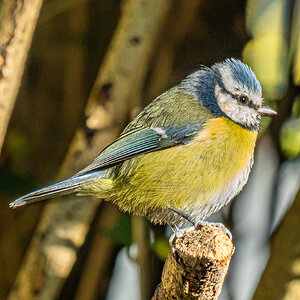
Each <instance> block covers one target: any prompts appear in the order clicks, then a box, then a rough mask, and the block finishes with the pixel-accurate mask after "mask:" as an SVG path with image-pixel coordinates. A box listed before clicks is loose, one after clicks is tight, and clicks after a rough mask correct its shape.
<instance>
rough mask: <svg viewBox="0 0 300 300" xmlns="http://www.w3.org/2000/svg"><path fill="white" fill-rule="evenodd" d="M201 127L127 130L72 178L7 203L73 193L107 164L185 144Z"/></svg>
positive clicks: (101, 173)
mask: <svg viewBox="0 0 300 300" xmlns="http://www.w3.org/2000/svg"><path fill="white" fill-rule="evenodd" d="M201 129H202V125H201V124H189V125H185V126H182V127H178V126H169V127H151V128H150V127H149V128H136V129H133V130H130V131H128V132H126V133H124V134H123V135H121V136H120V138H119V139H117V140H116V141H115V142H114V143H112V144H111V145H110V146H108V147H107V148H106V149H104V150H103V151H102V152H101V153H100V155H99V156H98V157H97V158H96V159H95V160H94V161H93V162H92V163H91V164H90V165H88V166H87V167H86V168H84V169H83V170H81V171H80V172H78V173H77V174H75V175H74V176H73V177H71V178H68V179H66V180H63V181H60V182H58V183H55V184H52V185H50V186H47V187H44V188H41V189H39V190H37V191H34V192H32V193H29V194H27V195H24V196H22V197H20V198H18V199H16V200H15V201H13V202H12V203H10V206H11V207H17V206H22V205H25V204H27V203H33V202H37V201H40V200H44V199H47V198H51V197H55V196H60V195H64V194H69V193H71V192H74V191H76V190H77V188H78V187H80V185H81V184H82V183H84V182H86V181H89V180H92V179H96V178H105V176H106V171H105V170H104V169H105V168H107V167H110V166H113V165H115V164H117V163H120V162H123V161H125V160H127V159H129V158H132V157H135V156H137V155H140V154H143V153H148V152H152V151H157V150H161V149H165V148H169V147H173V146H176V145H178V144H185V143H187V142H188V141H189V140H191V139H192V138H193V137H194V136H195V134H197V133H198V132H199V131H200V130H201Z"/></svg>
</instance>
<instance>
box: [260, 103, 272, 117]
mask: <svg viewBox="0 0 300 300" xmlns="http://www.w3.org/2000/svg"><path fill="white" fill-rule="evenodd" d="M257 111H258V112H259V113H260V114H261V115H262V116H275V115H277V111H276V110H274V109H273V108H271V107H269V106H266V105H264V106H262V107H259V108H258V110H257Z"/></svg>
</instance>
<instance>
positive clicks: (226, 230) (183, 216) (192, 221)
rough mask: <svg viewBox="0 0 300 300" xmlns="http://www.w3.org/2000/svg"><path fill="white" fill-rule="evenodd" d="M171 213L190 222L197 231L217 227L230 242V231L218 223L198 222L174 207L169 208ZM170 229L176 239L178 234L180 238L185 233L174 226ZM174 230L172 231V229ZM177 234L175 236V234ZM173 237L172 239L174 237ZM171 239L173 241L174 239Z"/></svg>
mask: <svg viewBox="0 0 300 300" xmlns="http://www.w3.org/2000/svg"><path fill="white" fill-rule="evenodd" d="M169 209H170V210H171V211H173V212H175V213H176V214H178V215H179V216H181V217H182V218H184V219H186V220H187V221H188V222H190V223H191V224H192V225H193V227H194V229H195V230H197V229H199V228H201V227H203V226H206V225H209V226H216V227H219V228H221V229H222V230H223V232H224V233H225V234H226V235H227V236H228V237H229V238H230V240H232V234H231V232H230V230H229V229H228V228H227V227H225V225H224V224H222V223H218V222H207V221H203V220H202V221H198V220H195V218H193V217H192V216H190V215H188V214H187V213H185V212H184V211H182V210H180V209H178V208H176V207H170V208H169ZM170 227H171V228H172V230H173V231H174V235H175V236H176V237H179V236H178V234H180V236H182V235H183V234H184V232H185V231H186V229H180V228H178V227H177V226H176V225H172V226H170ZM173 227H174V228H175V230H174V228H173ZM176 232H177V234H176ZM175 236H174V237H175ZM174 237H173V239H174Z"/></svg>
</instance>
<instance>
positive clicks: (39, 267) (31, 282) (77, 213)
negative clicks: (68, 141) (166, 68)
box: [9, 0, 171, 300]
mask: <svg viewBox="0 0 300 300" xmlns="http://www.w3.org/2000/svg"><path fill="white" fill-rule="evenodd" d="M170 5H171V1H170V0H128V1H127V2H125V5H124V6H123V8H122V15H121V18H120V22H119V24H118V27H117V29H116V32H115V34H114V37H113V40H112V42H111V45H110V47H109V49H108V52H107V55H106V56H105V58H104V61H103V64H102V66H101V68H100V71H99V74H98V77H97V80H96V82H95V84H94V87H93V90H92V92H91V95H90V99H89V102H88V107H87V109H86V118H85V122H84V125H83V126H82V127H81V128H80V129H79V130H78V132H77V134H76V136H75V138H74V140H73V143H72V145H71V147H70V150H69V152H68V155H67V157H66V160H65V162H64V164H63V167H62V169H61V172H60V176H59V177H60V178H62V177H64V178H65V177H67V176H70V175H72V174H74V173H75V172H76V171H78V170H79V169H81V168H83V167H84V166H85V165H86V164H87V163H89V162H90V161H91V160H92V159H93V158H94V157H96V155H97V154H98V153H99V152H100V151H101V149H103V148H104V147H105V146H106V145H107V144H109V143H110V142H112V141H113V140H114V139H115V138H116V137H117V136H118V134H119V132H120V131H121V130H122V128H123V127H124V126H125V124H126V122H127V120H128V119H129V118H130V117H129V112H130V111H131V104H132V102H133V103H136V101H132V100H131V99H132V97H136V94H138V91H139V89H140V88H141V87H142V83H143V81H144V77H145V75H146V71H147V69H148V64H149V61H150V58H151V54H152V51H153V49H154V45H155V40H156V38H157V35H158V34H159V32H160V29H161V26H162V24H163V21H164V19H165V16H166V14H167V12H168V8H169V6H170ZM66 198H67V199H66V200H65V201H60V202H58V201H55V202H52V203H49V204H47V205H46V207H45V210H44V212H43V214H42V216H41V221H40V224H39V226H38V228H37V231H36V233H35V235H34V237H33V240H32V242H31V245H30V246H29V249H28V251H27V255H26V257H25V261H24V263H23V265H22V267H21V268H20V272H19V274H18V277H17V280H16V284H15V286H14V288H13V290H12V292H11V294H10V297H9V299H10V300H15V299H22V300H26V299H47V300H48V299H56V297H57V296H58V294H59V292H60V290H61V288H62V286H63V284H64V282H65V280H66V278H67V277H68V276H69V274H70V271H71V269H72V267H73V265H74V263H75V261H76V256H77V252H78V249H79V248H80V247H81V245H82V244H83V243H84V241H85V237H86V235H87V233H88V231H89V226H90V223H91V221H92V219H93V216H94V214H95V212H96V209H97V207H98V205H99V201H96V200H91V199H87V198H86V197H82V198H75V199H74V196H69V197H66ZM68 200H70V201H68Z"/></svg>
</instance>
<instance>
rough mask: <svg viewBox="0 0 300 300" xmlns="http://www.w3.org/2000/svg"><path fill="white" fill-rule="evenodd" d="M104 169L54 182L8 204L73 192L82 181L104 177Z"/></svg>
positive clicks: (23, 202)
mask: <svg viewBox="0 0 300 300" xmlns="http://www.w3.org/2000/svg"><path fill="white" fill-rule="evenodd" d="M105 175H106V172H105V171H96V172H92V173H88V174H84V175H80V176H76V175H75V176H73V177H71V178H68V179H65V180H63V181H60V182H57V183H54V184H52V185H49V186H46V187H44V188H41V189H38V190H36V191H34V192H31V193H29V194H27V195H24V196H22V197H20V198H18V199H16V200H15V201H13V202H11V203H10V204H9V206H10V207H13V208H15V207H18V206H23V205H26V204H29V203H34V202H38V201H41V200H45V199H48V198H53V197H56V196H62V195H66V194H70V193H72V192H75V191H76V189H78V188H79V187H80V186H81V185H82V184H83V183H85V182H87V181H89V180H92V179H97V178H105Z"/></svg>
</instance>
